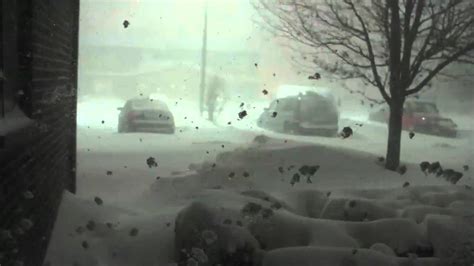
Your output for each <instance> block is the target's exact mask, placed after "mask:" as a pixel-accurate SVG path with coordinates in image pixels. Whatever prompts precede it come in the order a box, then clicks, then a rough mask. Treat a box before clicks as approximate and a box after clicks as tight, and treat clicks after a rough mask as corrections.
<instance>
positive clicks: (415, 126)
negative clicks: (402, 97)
mask: <svg viewBox="0 0 474 266" xmlns="http://www.w3.org/2000/svg"><path fill="white" fill-rule="evenodd" d="M403 109H404V111H403V117H402V128H403V129H404V130H410V131H414V132H420V133H426V134H433V135H442V136H447V137H453V138H454V137H456V136H457V125H456V123H454V121H453V120H452V119H450V118H446V117H443V116H442V115H441V114H440V112H439V110H438V107H437V106H436V104H435V103H434V102H429V101H419V100H416V101H415V100H407V101H406V102H405V105H404V108H403ZM388 117H389V109H388V107H387V106H383V107H381V108H380V109H379V110H377V111H375V112H373V113H371V114H370V115H369V120H372V121H378V122H383V123H386V122H387V121H388Z"/></svg>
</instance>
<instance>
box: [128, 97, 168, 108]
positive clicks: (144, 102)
mask: <svg viewBox="0 0 474 266" xmlns="http://www.w3.org/2000/svg"><path fill="white" fill-rule="evenodd" d="M128 101H129V102H131V103H132V105H133V107H134V108H140V107H155V108H157V109H163V110H167V109H168V105H167V104H166V103H165V102H163V101H160V100H157V99H149V98H134V99H130V100H128Z"/></svg>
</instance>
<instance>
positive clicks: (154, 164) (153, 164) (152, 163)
mask: <svg viewBox="0 0 474 266" xmlns="http://www.w3.org/2000/svg"><path fill="white" fill-rule="evenodd" d="M146 164H147V165H148V167H149V168H152V167H158V163H157V162H156V159H155V158H154V157H148V159H146Z"/></svg>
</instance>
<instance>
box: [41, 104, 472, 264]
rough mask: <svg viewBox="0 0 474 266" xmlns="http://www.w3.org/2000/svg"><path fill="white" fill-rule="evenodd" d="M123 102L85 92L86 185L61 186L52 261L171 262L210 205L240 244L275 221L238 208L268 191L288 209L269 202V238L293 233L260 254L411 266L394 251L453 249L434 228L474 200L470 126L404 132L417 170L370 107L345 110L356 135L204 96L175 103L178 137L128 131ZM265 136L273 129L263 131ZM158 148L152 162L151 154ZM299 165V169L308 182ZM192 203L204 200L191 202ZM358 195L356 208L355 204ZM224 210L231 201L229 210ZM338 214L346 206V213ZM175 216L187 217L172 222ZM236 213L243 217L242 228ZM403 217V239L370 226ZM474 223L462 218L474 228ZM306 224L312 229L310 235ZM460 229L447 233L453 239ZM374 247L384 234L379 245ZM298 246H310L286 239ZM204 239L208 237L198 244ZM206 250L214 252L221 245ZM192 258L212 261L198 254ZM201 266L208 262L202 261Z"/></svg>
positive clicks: (82, 174) (81, 146)
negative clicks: (448, 133) (199, 101)
mask: <svg viewBox="0 0 474 266" xmlns="http://www.w3.org/2000/svg"><path fill="white" fill-rule="evenodd" d="M122 104H123V102H121V101H120V100H117V99H89V100H87V101H85V102H82V103H79V104H78V132H77V133H78V134H77V136H78V146H77V147H78V150H77V182H78V192H77V194H76V195H71V194H69V193H66V194H65V196H64V200H63V203H62V206H61V209H60V212H59V218H58V220H57V222H56V226H55V230H54V232H53V237H52V241H51V243H50V247H49V252H48V255H47V258H46V261H47V262H50V265H52V266H54V265H60V266H62V265H91V266H94V265H104V266H105V265H107V266H108V265H114V266H122V265H123V266H134V265H144V266H145V265H146V266H148V265H170V264H171V263H172V262H174V261H175V243H174V242H175V232H174V229H176V230H179V232H180V233H181V234H182V233H185V232H186V230H187V229H186V228H187V226H191V227H192V226H198V225H195V224H193V223H194V222H195V221H199V215H202V213H206V210H207V208H211V210H210V213H211V214H212V216H213V217H214V216H215V217H217V218H216V219H221V218H225V219H224V220H226V219H230V220H231V224H232V225H229V224H228V221H226V223H225V226H218V227H217V228H216V227H215V228H216V230H217V231H216V232H218V233H217V236H218V237H219V238H223V239H224V240H225V241H224V240H223V241H224V242H219V243H220V244H222V245H230V246H228V247H229V250H234V251H235V250H239V248H240V247H242V246H241V244H244V243H247V244H249V245H250V244H251V243H253V244H255V241H254V240H252V239H253V238H252V236H255V234H256V233H255V232H256V231H255V228H260V229H258V230H257V231H261V232H262V233H263V232H266V231H265V230H263V229H262V228H261V227H262V226H263V227H264V228H265V227H267V226H268V225H267V222H268V220H266V219H263V220H262V217H261V216H258V217H257V218H256V219H257V220H255V221H254V220H252V221H247V220H245V219H246V218H245V219H244V218H243V217H241V216H239V215H240V214H239V212H240V210H241V208H242V207H243V206H246V204H248V203H249V202H253V203H256V204H258V205H259V206H263V207H264V209H268V208H269V207H268V206H267V207H268V208H267V207H265V206H266V205H269V206H270V203H268V201H270V202H272V201H278V202H279V204H280V205H281V210H280V208H276V209H272V210H273V211H272V212H271V213H272V214H274V216H272V217H273V218H272V219H271V220H270V221H271V222H272V224H273V226H276V228H273V227H272V226H270V227H269V228H272V229H271V230H274V231H271V232H270V231H269V232H268V234H267V235H266V236H267V237H268V236H269V235H275V236H276V235H278V234H280V233H284V234H282V237H281V238H275V239H273V240H272V239H271V238H270V239H268V241H270V242H271V241H274V243H273V244H274V245H275V246H274V247H270V248H267V250H266V251H264V252H263V253H258V254H253V255H255V256H256V257H260V259H261V260H263V262H262V263H263V265H272V266H273V265H295V266H296V265H315V264H314V261H318V262H325V263H326V264H321V265H331V266H332V265H337V266H339V265H367V266H369V265H408V264H404V263H408V262H407V259H408V258H405V259H403V258H400V257H398V258H397V257H390V256H389V257H388V258H387V257H386V255H387V254H390V253H393V252H396V253H397V254H401V253H404V252H407V253H410V252H412V253H416V250H415V249H416V248H418V247H420V245H421V244H425V245H427V246H428V248H433V246H436V247H437V250H436V251H437V252H438V253H437V256H438V257H440V256H441V257H442V256H445V255H440V252H443V251H444V248H445V246H444V245H442V244H439V242H440V239H439V238H436V237H434V236H433V232H434V231H433V230H435V229H436V230H438V229H439V227H440V225H439V221H443V219H454V220H455V219H457V218H453V217H459V216H469V215H472V213H470V212H469V211H468V210H472V209H473V208H471V209H469V208H470V207H472V206H473V205H472V204H473V202H474V198H473V193H472V190H470V189H469V188H470V187H472V186H473V184H474V182H473V180H472V179H471V170H467V169H466V170H464V169H463V166H464V165H472V162H473V158H474V155H473V149H472V147H473V145H472V144H473V143H472V141H473V136H472V134H466V135H464V136H461V137H460V138H457V139H448V138H442V137H436V136H428V135H424V134H416V135H415V137H414V138H413V139H410V138H409V137H408V134H407V133H406V132H404V137H403V140H402V142H403V143H402V160H403V163H404V164H405V165H406V167H407V171H406V173H404V174H399V173H396V172H390V171H387V170H385V169H384V168H383V167H382V166H381V165H380V164H379V163H378V162H377V157H379V156H384V154H385V145H386V135H387V132H386V130H387V129H386V127H385V126H384V125H380V124H375V123H369V122H367V121H365V120H364V118H363V115H355V116H354V115H353V114H343V115H342V118H343V119H341V126H351V127H352V128H353V130H354V135H353V136H352V137H350V138H347V139H341V138H336V137H335V138H327V137H316V136H304V137H303V136H292V135H284V134H278V133H273V132H269V131H266V130H262V129H259V128H257V127H256V125H255V120H256V118H257V117H258V115H259V114H260V111H261V109H262V108H263V107H264V106H265V104H266V103H258V102H257V103H246V104H245V105H244V107H243V108H244V109H246V110H247V111H248V116H247V117H245V118H243V119H241V120H238V115H237V114H238V112H239V110H242V109H241V107H239V106H240V102H237V101H236V102H233V103H229V108H227V110H225V111H224V113H223V114H221V116H220V118H219V119H218V122H217V123H216V124H213V123H210V122H208V121H205V120H204V119H202V118H200V117H199V116H198V115H196V113H197V112H196V111H195V110H197V107H196V106H195V105H193V104H192V103H189V102H184V101H182V102H180V101H177V103H176V102H175V103H174V105H175V106H173V102H169V103H168V104H169V105H170V108H171V109H172V111H173V113H174V116H175V119H176V121H177V129H178V130H177V132H176V134H175V135H161V134H147V133H129V134H118V133H116V123H117V116H118V111H116V108H117V107H119V106H121V105H122ZM254 107H255V108H254ZM259 109H260V110H259ZM185 117H186V119H184V118H185ZM102 120H104V123H102ZM228 122H231V123H230V125H229V124H228ZM360 123H362V126H359V125H358V124H360ZM201 124H202V126H201ZM356 124H357V125H356ZM195 126H198V128H195ZM261 134H264V135H266V136H267V137H257V136H260V135H261ZM150 157H153V158H154V159H155V161H156V163H157V166H156V167H155V166H154V165H151V167H150V166H149V165H148V164H147V159H149V158H150ZM421 161H430V162H435V161H439V162H440V163H441V164H442V165H443V167H445V168H452V169H454V170H457V171H461V172H462V173H463V174H464V176H463V178H462V179H461V180H460V181H459V182H458V184H457V185H456V186H453V185H451V184H449V183H448V182H446V181H445V180H444V179H443V178H436V177H435V176H434V175H430V174H428V175H425V174H424V173H423V172H421V170H420V167H419V163H420V162H421ZM302 166H310V167H314V166H318V167H319V168H318V170H317V172H316V173H315V174H314V176H311V177H310V178H307V177H306V176H303V175H302V174H301V173H300V171H299V170H300V169H301V167H302ZM295 174H300V177H299V179H300V180H299V182H296V181H295V180H296V179H295ZM308 180H309V181H308ZM419 186H423V187H425V188H423V189H419V188H418V187H419ZM428 186H431V188H428ZM432 186H435V187H432ZM352 189H357V191H359V192H357V191H355V192H354V191H350V190H352ZM372 189H382V191H374V190H372ZM245 191H247V192H245ZM360 191H362V192H360ZM363 191H365V192H363ZM242 192H244V194H245V195H242V194H241V193H242ZM329 192H331V193H329ZM262 195H263V196H262ZM328 198H329V199H331V200H328ZM333 198H334V199H333ZM353 200H357V203H352V201H353ZM192 202H195V203H196V202H201V203H202V205H199V204H198V205H196V204H193V205H189V204H190V203H192ZM273 203H274V202H273ZM321 204H322V205H321ZM353 204H355V206H357V207H359V206H360V208H353V207H350V206H352V205H353ZM186 206H190V207H188V208H185V207H186ZM196 206H197V207H196ZM272 206H273V205H272ZM347 206H349V207H350V208H349V209H348V207H347ZM459 206H461V207H459ZM466 206H468V207H466ZM195 208H197V209H196V210H197V212H196V213H197V214H196V215H198V217H195V216H191V217H194V218H195V219H196V220H195V219H194V218H191V219H184V221H185V223H182V222H183V217H186V215H188V214H189V213H191V214H189V215H194V214H192V213H193V211H195ZM416 208H418V209H416ZM224 209H226V210H227V211H222V212H221V210H224ZM216 210H219V211H216ZM413 210H414V211H413ZM338 212H341V213H346V214H347V215H348V216H347V217H346V216H345V217H342V218H341V217H339V216H338V214H337V213H338ZM178 213H180V217H181V218H178V223H177V226H178V227H177V228H175V221H176V217H177V215H178ZM222 213H224V214H225V213H228V214H229V217H232V218H228V217H223V216H222V215H223V214H222ZM323 213H327V216H325V215H323ZM331 213H332V214H331ZM429 214H431V216H430V215H429ZM433 214H437V215H438V214H443V215H445V216H442V217H437V216H433ZM258 215H261V213H260V214H258ZM420 215H421V216H420ZM351 217H352V218H351ZM354 217H355V218H354ZM357 217H359V218H360V217H362V220H364V219H368V220H370V221H372V220H373V221H374V222H371V224H372V225H367V226H366V225H363V224H369V223H368V222H357V223H356V224H354V223H351V221H356V220H357V219H359V218H357ZM320 218H323V219H320ZM400 218H403V219H400ZM239 219H242V221H241V222H242V224H243V226H240V225H236V222H237V220H239ZM378 219H382V220H378ZM384 219H386V220H385V221H387V224H385V225H379V224H380V223H383V222H377V221H384ZM391 219H392V220H391ZM394 219H395V220H394ZM397 219H398V220H397ZM328 220H338V221H328ZM340 220H345V221H340ZM206 221H207V220H206ZM359 221H360V220H359ZM411 221H415V222H411ZM450 221H451V220H450ZM456 221H457V220H456ZM214 222H215V221H214ZM416 222H420V223H421V224H419V225H417V224H416ZM212 223H213V222H211V224H212ZM303 224H305V225H303ZM445 224H449V223H444V222H443V223H442V225H441V227H442V226H443V225H445ZM227 225H228V226H227ZM396 227H399V228H401V229H400V231H399V232H400V233H399V234H400V235H401V236H399V237H397V236H394V235H392V236H388V235H387V236H385V238H383V237H382V236H381V238H380V239H376V240H374V239H368V238H369V237H361V236H360V234H361V232H369V231H367V230H379V231H377V232H378V233H376V231H370V232H372V233H371V234H369V235H372V236H374V235H377V234H382V233H387V232H389V231H391V230H392V229H393V228H396ZM448 227H449V230H451V229H452V228H453V226H448ZM377 228H379V229H377ZM381 228H385V229H383V230H382V229H381ZM388 228H391V229H388ZM433 228H435V229H433ZM469 228H471V229H472V227H464V229H465V230H467V231H466V232H468V231H469V230H471V229H469ZM262 230H263V231H262ZM364 230H365V231H364ZM380 230H382V231H380ZM410 230H411V231H410ZM449 230H444V231H443V230H438V231H440V232H448V231H449ZM272 232H273V233H272ZM329 232H332V233H331V234H330V235H328V236H327V237H319V238H318V234H324V233H326V234H328V233H329ZM309 233H311V235H312V238H311V239H308V240H307V241H306V240H301V239H302V238H305V239H306V235H307V234H309ZM455 233H458V232H457V231H456V232H453V233H451V235H455V236H457V235H456V234H455ZM178 234H179V233H178ZM237 235H239V236H240V237H237ZM410 235H411V236H412V237H411V238H410ZM231 236H234V237H231ZM229 239H231V240H229ZM232 239H233V240H232ZM285 239H286V240H285ZM292 239H294V241H293V242H292ZM298 239H299V240H298ZM331 239H333V240H331ZM227 240H229V242H226V241H227ZM394 240H397V241H398V240H399V241H398V242H397V241H394ZM419 240H420V241H421V240H422V242H423V243H418V242H419ZM451 240H452V239H451ZM457 240H458V239H456V238H455V239H454V240H452V241H454V242H456V241H457ZM235 241H237V242H235ZM239 241H240V242H239ZM252 241H253V242H252ZM259 241H260V242H261V239H258V241H257V242H259ZM285 241H286V242H285ZM351 243H352V244H351ZM456 243H457V242H456ZM260 244H261V243H260ZM374 244H378V245H376V246H375V247H372V248H371V249H369V247H371V246H373V245H374ZM256 245H259V244H256ZM291 246H293V247H295V246H301V247H300V248H294V249H288V247H291ZM336 247H337V248H336ZM183 248H185V247H183ZM260 248H261V247H260ZM354 248H356V249H357V250H359V252H357V251H356V253H357V254H358V255H357V256H361V257H357V256H356V257H354V258H352V257H351V258H349V259H348V260H350V261H349V262H347V261H346V262H344V261H342V262H341V260H343V258H345V257H347V255H348V254H352V255H355V254H356V253H354V251H353V250H354ZM202 250H203V247H202V246H200V247H196V249H193V252H194V251H195V252H197V253H199V252H201V251H202ZM270 250H272V251H270ZM380 250H383V251H380ZM374 252H375V253H374ZM201 253H202V252H201ZM435 253H436V252H435ZM331 254H332V255H331ZM443 254H444V253H443ZM201 255H202V254H201ZM204 255H205V257H208V258H207V259H208V260H211V259H212V258H211V257H212V255H210V254H204ZM247 255H248V254H247ZM392 256H393V254H392ZM414 256H415V255H414ZM446 256H447V255H446ZM191 257H193V260H199V258H201V259H203V258H202V256H201V257H199V256H198V255H196V254H194V255H191ZM198 257H199V258H198ZM291 258H293V260H292V259H291ZM295 258H298V260H299V262H296V260H294V259H295ZM337 258H339V260H338V259H337ZM288 260H290V261H293V264H291V263H289V262H288ZM310 261H313V263H312V264H311V263H310ZM191 262H192V260H191ZM74 263H76V264H74ZM295 263H296V264H295ZM341 263H349V264H341ZM350 263H352V264H350ZM354 263H359V264H354ZM374 263H379V264H374ZM380 263H382V264H380ZM383 263H386V264H383ZM420 263H423V264H416V265H443V264H435V263H438V261H437V260H433V261H430V260H429V259H428V260H426V259H423V260H420ZM188 265H197V264H188ZM199 265H208V264H206V263H204V262H203V261H201V264H199ZM248 265H250V264H248ZM317 265H320V264H317Z"/></svg>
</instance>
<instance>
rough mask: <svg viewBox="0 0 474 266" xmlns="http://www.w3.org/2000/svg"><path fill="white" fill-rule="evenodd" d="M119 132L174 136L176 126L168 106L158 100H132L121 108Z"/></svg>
mask: <svg viewBox="0 0 474 266" xmlns="http://www.w3.org/2000/svg"><path fill="white" fill-rule="evenodd" d="M118 110H120V114H119V122H118V132H119V133H124V132H160V133H168V134H173V133H174V131H175V124H174V118H173V114H172V113H171V112H170V110H169V109H168V106H167V105H166V104H165V103H164V102H161V101H159V100H156V99H142V98H139V99H131V100H128V101H127V102H126V103H125V105H124V106H123V107H119V108H118Z"/></svg>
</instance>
